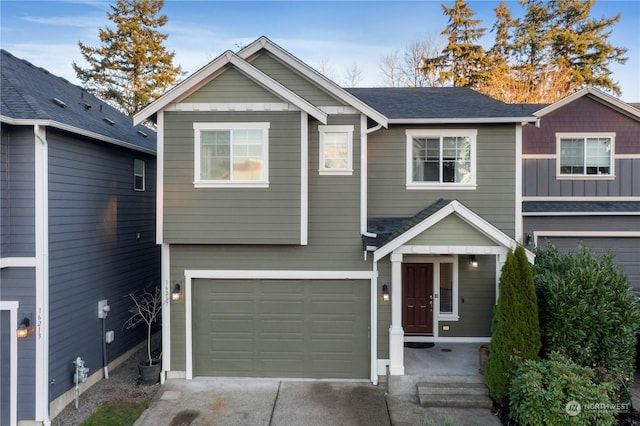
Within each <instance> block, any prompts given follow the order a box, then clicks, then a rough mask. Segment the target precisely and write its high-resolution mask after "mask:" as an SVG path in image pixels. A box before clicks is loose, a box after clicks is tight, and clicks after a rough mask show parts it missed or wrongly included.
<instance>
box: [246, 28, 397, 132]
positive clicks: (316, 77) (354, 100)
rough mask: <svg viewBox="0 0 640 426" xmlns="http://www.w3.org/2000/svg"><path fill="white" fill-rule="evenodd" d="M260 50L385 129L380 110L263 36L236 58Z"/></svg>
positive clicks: (250, 54) (385, 118)
mask: <svg viewBox="0 0 640 426" xmlns="http://www.w3.org/2000/svg"><path fill="white" fill-rule="evenodd" d="M262 49H265V50H267V51H268V52H269V53H271V54H272V55H274V56H275V57H276V58H278V59H279V60H280V61H282V62H284V63H285V64H286V65H288V66H289V67H291V68H292V69H294V70H295V71H297V72H298V73H299V74H301V75H302V76H304V77H305V78H307V79H308V80H309V81H311V82H312V83H314V84H315V85H317V86H318V87H320V88H322V89H323V90H325V91H326V92H328V93H330V94H331V95H333V96H334V97H336V98H337V99H340V100H341V101H343V102H345V103H346V104H348V105H351V106H352V107H354V108H355V109H356V110H358V111H360V112H361V113H363V114H364V115H366V116H367V117H369V118H371V119H372V120H374V121H376V122H377V123H378V124H381V125H382V126H384V127H387V117H386V116H385V115H384V114H383V113H381V112H380V110H377V109H375V108H372V107H371V106H370V105H368V104H367V103H365V102H363V101H362V100H360V99H358V97H356V96H354V95H353V94H351V93H349V91H347V90H345V89H343V88H342V87H340V86H338V85H337V84H336V83H334V82H333V81H331V80H330V79H328V78H327V77H325V76H324V75H322V74H320V73H319V72H318V71H316V70H314V69H313V68H311V67H310V66H309V65H307V64H305V63H304V62H302V61H301V60H300V59H298V58H296V57H295V56H293V55H292V54H291V53H289V52H287V51H286V50H284V49H283V48H282V47H280V46H278V45H277V44H275V43H274V42H272V41H271V40H269V39H268V38H267V37H265V36H262V37H260V38H259V39H257V40H256V41H254V42H253V43H251V44H249V45H248V46H246V47H245V48H243V49H242V50H240V51H239V52H238V56H240V57H242V58H244V59H248V58H249V57H251V56H253V55H255V54H256V53H258V52H259V51H260V50H262Z"/></svg>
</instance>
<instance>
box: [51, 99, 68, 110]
mask: <svg viewBox="0 0 640 426" xmlns="http://www.w3.org/2000/svg"><path fill="white" fill-rule="evenodd" d="M51 101H52V102H53V103H54V104H56V105H58V106H59V107H60V108H66V107H67V104H65V103H64V102H63V101H61V100H60V99H58V98H53V99H51Z"/></svg>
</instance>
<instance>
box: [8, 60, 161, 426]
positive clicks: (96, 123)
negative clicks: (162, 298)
mask: <svg viewBox="0 0 640 426" xmlns="http://www.w3.org/2000/svg"><path fill="white" fill-rule="evenodd" d="M1 54H2V57H1V59H0V63H1V76H2V81H1V92H0V95H1V97H0V98H1V99H0V100H1V105H0V121H1V126H2V127H1V130H2V137H1V141H0V315H1V316H0V326H1V329H2V330H1V331H2V333H1V339H2V340H1V342H0V357H1V363H0V364H1V365H2V369H1V370H0V383H1V386H0V387H1V392H0V395H1V405H0V416H1V417H0V424H2V425H15V424H16V422H17V423H18V424H48V423H49V420H50V419H51V418H53V417H55V415H56V414H57V413H58V412H59V411H60V410H61V409H62V408H63V407H64V406H65V405H67V404H68V403H70V402H71V401H73V399H74V397H75V391H74V389H75V384H74V372H75V369H74V364H73V362H74V360H75V359H76V358H77V357H80V358H81V359H82V360H84V361H85V365H86V367H88V368H89V369H90V370H89V376H90V377H89V381H88V383H87V384H84V385H82V390H84V389H85V388H86V386H88V385H89V384H90V383H93V382H95V381H97V380H99V379H100V378H102V376H103V335H104V334H103V324H104V325H105V326H106V327H105V328H106V331H113V334H114V340H113V342H112V343H109V344H108V345H107V350H106V352H107V353H106V355H107V362H109V363H118V362H121V360H122V359H126V358H123V356H126V353H127V352H128V351H130V350H132V349H133V348H135V346H136V345H137V344H138V343H140V342H141V341H142V340H143V338H144V337H145V333H144V332H145V330H144V329H143V328H140V329H134V330H123V329H122V325H123V323H124V321H125V319H126V318H127V317H128V313H127V310H128V309H129V307H130V300H129V299H128V298H127V294H128V293H129V292H131V291H134V290H137V289H140V288H143V287H144V286H147V285H149V284H150V283H154V284H155V285H157V284H159V281H160V252H159V248H158V247H157V245H156V243H155V236H154V235H155V195H156V191H155V178H156V157H155V146H156V135H155V132H154V131H152V130H149V129H147V128H145V127H142V126H136V127H134V126H133V123H132V121H131V119H130V118H129V117H127V116H126V115H123V114H121V113H120V112H118V111H116V110H115V109H114V108H112V107H110V106H108V105H107V104H105V103H104V102H102V101H100V100H98V99H97V98H96V97H94V96H92V95H90V94H88V93H87V92H85V91H84V90H83V89H82V88H80V87H78V86H75V85H72V84H70V83H69V82H68V81H66V80H64V79H62V78H59V77H56V76H54V75H52V74H50V73H48V72H47V71H46V70H44V69H42V68H38V67H36V66H34V65H32V64H30V63H29V62H26V61H24V60H21V59H19V58H16V57H15V56H13V55H11V54H10V53H8V52H6V51H4V50H2V53H1ZM101 300H107V302H108V305H109V306H110V308H111V309H110V311H109V312H108V316H107V318H106V319H104V320H102V319H99V318H98V302H99V301H101ZM24 319H27V321H28V325H27V323H26V322H25V321H23V320H24ZM21 325H22V326H21ZM22 327H26V329H27V335H26V337H23V338H18V337H17V334H18V333H17V331H16V330H17V329H18V328H22ZM112 365H113V364H112ZM80 404H82V401H80Z"/></svg>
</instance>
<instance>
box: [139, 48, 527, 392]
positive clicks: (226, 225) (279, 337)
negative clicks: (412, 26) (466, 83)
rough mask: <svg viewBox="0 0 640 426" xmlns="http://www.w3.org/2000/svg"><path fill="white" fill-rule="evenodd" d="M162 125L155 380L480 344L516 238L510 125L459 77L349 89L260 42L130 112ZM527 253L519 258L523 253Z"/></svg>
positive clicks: (516, 167)
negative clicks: (160, 306)
mask: <svg viewBox="0 0 640 426" xmlns="http://www.w3.org/2000/svg"><path fill="white" fill-rule="evenodd" d="M146 119H154V120H155V121H156V122H157V125H158V198H157V200H158V205H157V212H158V225H157V242H158V243H159V244H161V245H162V258H163V268H162V286H163V295H164V297H165V298H167V296H168V295H169V294H170V293H173V294H174V297H172V300H170V301H169V300H166V302H168V304H165V305H164V306H165V309H164V310H163V325H164V326H163V359H164V363H163V375H162V377H163V379H166V378H179V377H182V378H185V377H186V378H187V379H191V378H192V377H195V376H270V377H311V378H360V379H370V380H372V381H373V382H374V383H377V380H378V375H384V374H386V371H387V370H386V369H387V367H388V368H389V372H390V374H392V375H402V374H404V354H403V353H404V342H405V341H410V340H414V341H416V340H417V341H448V342H486V341H488V340H489V339H490V325H491V317H492V309H493V306H494V304H495V301H496V294H497V285H498V279H499V276H500V270H501V266H502V264H503V263H504V261H505V260H506V254H507V253H508V251H509V250H510V249H513V248H515V247H516V246H517V244H518V243H517V242H518V241H521V239H522V227H521V225H522V222H521V211H520V210H521V206H522V200H521V195H522V194H521V188H522V181H521V167H522V160H521V155H522V123H527V122H529V123H535V122H536V120H537V119H536V117H534V116H532V115H531V114H525V113H524V110H523V109H522V108H521V107H519V106H509V105H506V104H503V103H502V102H499V101H495V100H493V99H490V98H488V97H486V96H483V95H480V94H478V93H476V92H473V91H472V90H470V89H465V88H431V89H429V88H424V89H422V88H418V89H393V88H387V89H350V90H345V89H343V88H341V87H339V86H337V85H336V84H334V83H333V82H331V81H330V80H328V79H326V78H325V77H323V76H322V75H320V74H319V73H318V72H316V71H315V70H313V69H312V68H311V67H309V66H308V65H306V64H304V63H303V62H301V61H300V60H298V59H297V58H295V57H294V56H292V55H291V54H290V53H288V52H287V51H285V50H284V49H282V48H281V47H279V46H277V45H275V44H274V43H273V42H271V41H270V40H269V39H267V38H265V37H262V38H260V39H258V40H256V41H255V42H253V43H251V44H250V45H248V46H247V47H245V48H243V49H242V50H240V51H239V52H238V53H233V52H231V51H227V52H225V53H224V54H222V55H221V56H219V57H218V58H216V59H214V60H213V61H211V62H210V63H209V64H208V65H206V66H205V67H203V68H202V69H200V70H199V71H197V72H195V73H194V74H193V75H191V76H190V77H189V78H187V79H186V80H185V81H183V82H182V83H181V84H179V85H178V86H176V87H175V88H173V89H172V90H170V91H169V92H167V93H166V94H165V95H164V96H163V97H161V98H160V99H158V100H157V101H155V102H154V103H152V104H151V105H149V106H148V107H147V108H146V109H144V110H143V111H141V112H140V113H139V114H137V115H136V116H135V117H134V122H137V123H139V122H142V121H143V120H146ZM528 257H529V259H530V261H533V255H532V254H531V253H528Z"/></svg>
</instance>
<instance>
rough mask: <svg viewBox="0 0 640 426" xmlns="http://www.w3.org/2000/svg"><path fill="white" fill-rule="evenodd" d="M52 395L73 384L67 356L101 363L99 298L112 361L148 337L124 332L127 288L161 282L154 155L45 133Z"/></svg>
mask: <svg viewBox="0 0 640 426" xmlns="http://www.w3.org/2000/svg"><path fill="white" fill-rule="evenodd" d="M47 137H48V142H49V231H50V232H49V254H50V258H49V266H50V273H49V288H50V294H49V298H50V313H49V326H50V328H49V333H50V335H49V342H50V352H49V353H50V358H49V361H50V368H49V378H50V379H51V380H55V383H56V384H55V385H53V386H51V387H50V399H51V400H53V399H55V398H56V397H58V396H59V395H60V394H62V393H64V392H66V391H67V390H69V389H70V388H72V385H73V384H72V380H73V364H72V361H73V360H74V359H75V358H76V357H78V356H80V357H82V358H83V359H84V360H85V362H86V365H87V366H88V367H89V368H90V373H94V372H95V371H97V370H99V369H100V368H101V367H102V324H101V320H100V319H98V316H97V304H98V301H99V300H101V299H107V300H108V302H109V305H110V306H111V311H110V313H109V316H108V317H107V319H106V322H107V323H106V325H107V327H106V328H107V330H113V331H114V332H115V340H114V342H113V343H111V344H110V345H108V355H109V360H113V359H114V358H116V357H117V356H119V355H121V354H123V353H124V352H126V351H127V350H128V349H129V348H131V347H132V346H133V345H134V344H136V343H138V342H139V341H141V340H142V339H143V338H144V337H145V331H146V330H145V329H144V327H137V328H136V329H134V330H133V331H132V330H123V329H122V325H123V323H124V321H125V320H126V318H127V316H128V314H127V310H128V309H129V307H130V305H131V303H130V300H129V299H128V297H127V294H128V293H129V292H131V291H133V290H135V289H137V288H141V287H144V286H145V285H147V284H152V285H159V282H160V277H159V273H160V267H159V264H160V262H159V248H158V246H157V245H156V244H155V225H154V219H155V180H156V179H155V176H156V172H155V157H153V156H150V155H146V154H142V153H136V152H133V151H129V150H125V149H120V148H115V147H113V146H108V145H106V144H100V143H96V142H90V141H82V140H74V139H71V138H69V137H67V136H65V135H62V134H58V133H54V132H49V133H48V135H47ZM134 159H141V160H144V161H145V166H146V191H144V192H138V191H134V190H133V167H134Z"/></svg>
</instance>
